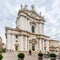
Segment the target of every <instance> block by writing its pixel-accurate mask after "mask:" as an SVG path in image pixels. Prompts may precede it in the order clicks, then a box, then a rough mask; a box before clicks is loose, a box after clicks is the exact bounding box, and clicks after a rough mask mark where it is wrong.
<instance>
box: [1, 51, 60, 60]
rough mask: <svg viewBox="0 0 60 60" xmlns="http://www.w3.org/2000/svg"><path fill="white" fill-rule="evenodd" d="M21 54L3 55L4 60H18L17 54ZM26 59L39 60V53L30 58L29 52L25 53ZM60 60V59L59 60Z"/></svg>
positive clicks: (47, 59)
mask: <svg viewBox="0 0 60 60" xmlns="http://www.w3.org/2000/svg"><path fill="white" fill-rule="evenodd" d="M18 53H19V52H6V53H3V56H4V58H3V59H2V60H18V58H17V54H18ZM24 54H25V59H24V60H38V56H37V52H33V53H32V55H31V56H30V55H29V54H28V52H24ZM43 60H50V59H49V58H43ZM57 60H60V59H57Z"/></svg>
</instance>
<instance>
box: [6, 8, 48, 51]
mask: <svg viewBox="0 0 60 60" xmlns="http://www.w3.org/2000/svg"><path fill="white" fill-rule="evenodd" d="M44 23H45V20H44V18H43V17H42V16H39V15H38V14H37V13H36V12H35V10H33V9H32V10H28V9H26V8H25V9H24V8H23V9H21V10H19V12H18V16H17V19H16V28H10V27H6V48H7V50H13V51H16V50H18V51H28V50H30V49H31V50H33V51H40V50H41V51H44V52H45V51H49V37H48V36H46V35H44Z"/></svg>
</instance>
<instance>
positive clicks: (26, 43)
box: [25, 36, 28, 51]
mask: <svg viewBox="0 0 60 60" xmlns="http://www.w3.org/2000/svg"><path fill="white" fill-rule="evenodd" d="M27 45H28V42H27V36H26V41H25V50H26V51H27Z"/></svg>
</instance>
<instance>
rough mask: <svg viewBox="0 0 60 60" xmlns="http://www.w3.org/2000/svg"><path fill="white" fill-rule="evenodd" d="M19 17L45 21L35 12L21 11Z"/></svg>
mask: <svg viewBox="0 0 60 60" xmlns="http://www.w3.org/2000/svg"><path fill="white" fill-rule="evenodd" d="M18 16H19V17H20V16H25V17H26V18H28V17H29V18H33V19H35V20H42V21H45V20H44V18H43V17H42V16H40V15H39V14H38V13H37V12H36V11H35V10H28V9H27V10H19V12H18Z"/></svg>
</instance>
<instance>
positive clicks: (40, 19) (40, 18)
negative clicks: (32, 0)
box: [18, 11, 45, 22]
mask: <svg viewBox="0 0 60 60" xmlns="http://www.w3.org/2000/svg"><path fill="white" fill-rule="evenodd" d="M20 13H24V14H26V15H27V16H28V17H27V16H24V15H22V14H20ZM18 16H24V17H26V18H28V19H29V18H32V19H34V20H39V21H44V22H45V20H44V19H43V18H42V17H40V16H39V19H37V18H35V17H32V16H30V15H29V14H28V13H27V12H25V11H20V12H19V14H18Z"/></svg>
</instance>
